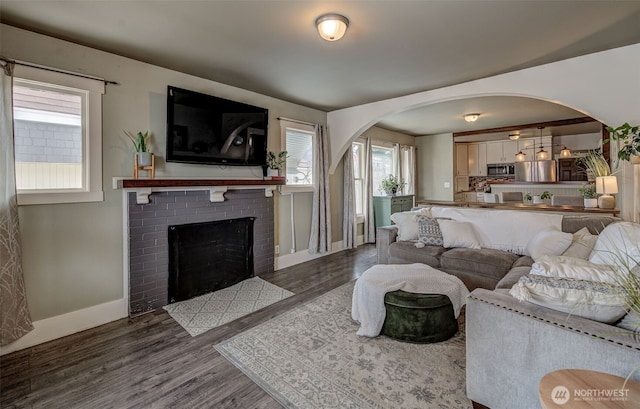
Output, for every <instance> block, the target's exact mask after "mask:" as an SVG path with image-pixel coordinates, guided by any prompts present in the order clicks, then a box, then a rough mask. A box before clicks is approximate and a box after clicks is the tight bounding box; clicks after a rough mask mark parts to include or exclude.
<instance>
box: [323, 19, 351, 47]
mask: <svg viewBox="0 0 640 409" xmlns="http://www.w3.org/2000/svg"><path fill="white" fill-rule="evenodd" d="M316 27H317V28H318V33H319V34H320V37H322V38H324V39H325V40H327V41H338V40H339V39H341V38H342V37H343V36H344V34H345V33H346V32H347V27H349V19H347V18H346V17H345V16H342V15H340V14H323V15H321V16H320V17H318V18H317V19H316Z"/></svg>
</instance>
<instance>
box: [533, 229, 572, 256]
mask: <svg viewBox="0 0 640 409" xmlns="http://www.w3.org/2000/svg"><path fill="white" fill-rule="evenodd" d="M572 239H573V235H572V234H571V233H564V232H561V231H559V230H554V229H549V230H542V231H539V232H538V233H536V234H534V235H533V237H531V239H530V240H529V243H527V253H528V255H530V256H531V258H532V259H533V260H535V261H537V260H538V259H539V258H541V257H543V256H546V255H552V256H559V255H560V254H562V253H564V251H565V250H566V249H567V248H568V247H569V245H570V244H571V240H572Z"/></svg>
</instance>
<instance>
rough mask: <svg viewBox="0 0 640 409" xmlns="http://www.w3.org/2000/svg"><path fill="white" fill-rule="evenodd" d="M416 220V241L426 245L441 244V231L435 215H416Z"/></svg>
mask: <svg viewBox="0 0 640 409" xmlns="http://www.w3.org/2000/svg"><path fill="white" fill-rule="evenodd" d="M416 219H417V220H418V241H419V242H421V243H424V244H426V245H427V246H442V244H443V241H442V232H441V231H440V225H439V224H438V221H437V220H436V218H435V217H429V216H424V215H418V216H416Z"/></svg>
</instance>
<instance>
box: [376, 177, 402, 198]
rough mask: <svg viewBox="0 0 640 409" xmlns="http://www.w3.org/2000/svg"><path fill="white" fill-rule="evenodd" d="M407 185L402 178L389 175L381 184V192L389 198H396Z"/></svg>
mask: <svg viewBox="0 0 640 409" xmlns="http://www.w3.org/2000/svg"><path fill="white" fill-rule="evenodd" d="M405 185H406V183H405V182H403V181H402V180H400V178H398V177H396V176H393V175H389V176H387V177H386V178H384V179H382V181H381V182H380V190H381V191H383V192H384V193H385V194H386V195H387V196H395V195H396V194H397V193H398V191H400V190H402V188H403V187H404V186H405Z"/></svg>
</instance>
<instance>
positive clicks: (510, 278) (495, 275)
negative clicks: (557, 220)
mask: <svg viewBox="0 0 640 409" xmlns="http://www.w3.org/2000/svg"><path fill="white" fill-rule="evenodd" d="M486 211H489V212H490V211H492V210H490V209H487V210H486ZM616 220H620V219H619V218H616V217H613V216H606V215H595V216H590V215H587V216H583V215H576V216H563V218H562V231H564V232H567V233H575V232H577V231H578V230H580V229H582V228H583V227H587V228H588V229H589V231H590V232H591V234H598V233H599V232H600V231H601V230H602V229H603V228H604V227H605V226H607V225H608V224H610V223H612V222H614V221H616ZM397 234H398V226H395V225H391V226H383V227H378V229H377V230H376V248H377V253H378V264H411V263H423V264H427V265H429V266H431V267H433V268H437V269H439V270H442V271H444V272H447V273H449V274H453V275H455V276H457V277H458V278H460V280H462V282H463V283H464V284H465V285H466V286H467V288H468V289H469V291H473V290H474V289H476V288H486V289H489V290H493V289H496V288H511V286H512V285H513V284H515V283H516V282H517V281H518V279H519V278H520V277H521V276H522V275H524V274H527V273H528V272H529V270H530V269H531V265H532V264H533V260H532V259H531V257H529V256H519V255H517V254H513V253H510V252H507V251H502V250H494V249H486V248H483V249H470V248H451V249H446V248H444V247H442V246H425V247H423V248H416V246H415V242H411V241H397Z"/></svg>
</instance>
